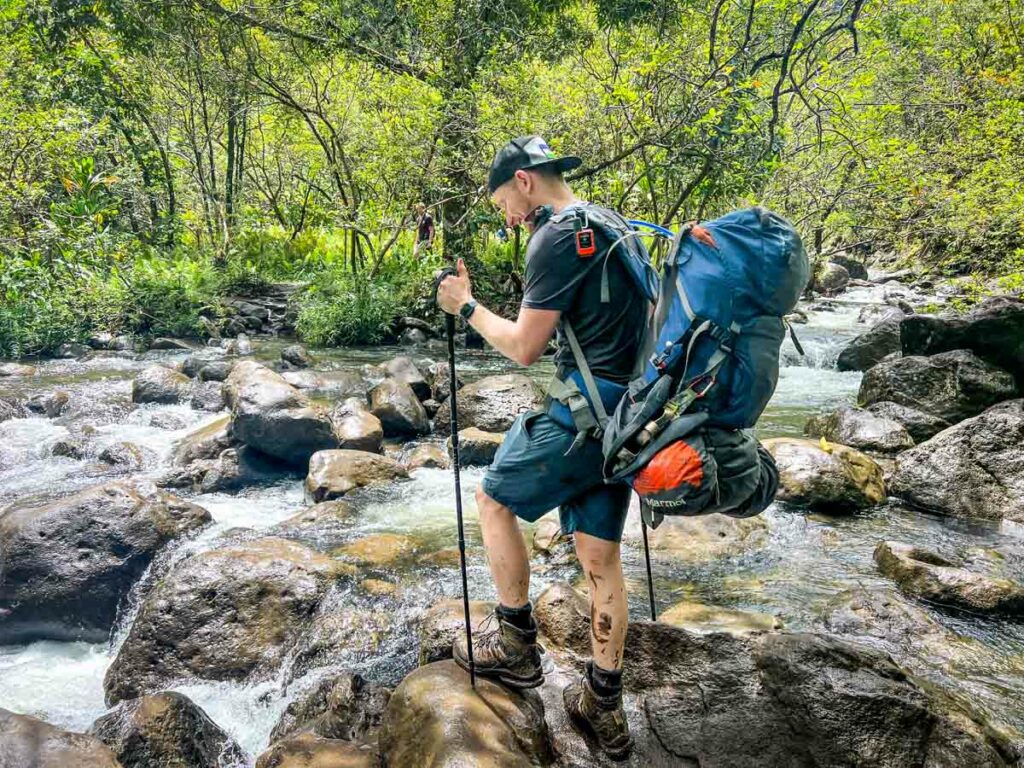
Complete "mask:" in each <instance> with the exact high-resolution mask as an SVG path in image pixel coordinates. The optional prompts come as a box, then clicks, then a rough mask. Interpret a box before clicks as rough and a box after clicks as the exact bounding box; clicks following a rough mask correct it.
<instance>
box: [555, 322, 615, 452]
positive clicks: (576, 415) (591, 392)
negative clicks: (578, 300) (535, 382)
mask: <svg viewBox="0 0 1024 768" xmlns="http://www.w3.org/2000/svg"><path fill="white" fill-rule="evenodd" d="M562 329H563V330H564V331H565V337H566V338H567V339H568V340H569V348H570V349H571V350H572V357H573V360H574V361H575V363H576V368H577V369H578V370H579V372H580V376H582V377H583V386H584V387H585V388H586V390H587V397H584V396H583V393H582V392H580V389H579V387H578V386H576V382H575V381H572V380H571V379H570V380H568V381H563V380H562V379H560V378H558V376H557V375H556V376H554V377H552V379H551V381H550V382H549V383H548V391H547V394H548V397H550V398H552V399H554V400H557V401H558V402H560V403H562V405H564V406H565V407H567V408H568V409H569V413H570V415H571V416H572V422H573V424H575V425H576V439H575V440H573V441H572V445H571V446H570V447H569V450H568V451H566V453H567V454H569V453H572V452H573V451H575V450H577V449H578V448H579V447H580V446H582V445H583V441H584V440H586V439H587V437H588V436H590V435H593V436H594V437H595V438H598V439H600V437H601V435H602V434H603V432H604V428H605V425H607V423H608V412H607V411H606V410H605V407H604V402H603V401H602V400H601V392H600V390H599V389H598V387H597V382H596V381H595V380H594V374H593V373H592V372H591V370H590V366H589V365H588V364H587V358H586V357H585V356H584V354H583V348H582V347H581V346H580V342H579V340H578V339H577V338H576V333H575V332H574V331H573V329H572V324H571V323H570V322H569V321H568V320H563V321H562ZM588 398H589V400H590V402H587V400H588Z"/></svg>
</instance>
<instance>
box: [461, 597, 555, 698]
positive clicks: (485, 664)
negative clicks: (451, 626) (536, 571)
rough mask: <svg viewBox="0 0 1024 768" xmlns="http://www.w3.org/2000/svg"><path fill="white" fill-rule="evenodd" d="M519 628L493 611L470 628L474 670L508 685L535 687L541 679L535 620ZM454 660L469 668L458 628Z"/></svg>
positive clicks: (542, 680)
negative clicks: (528, 627) (472, 629)
mask: <svg viewBox="0 0 1024 768" xmlns="http://www.w3.org/2000/svg"><path fill="white" fill-rule="evenodd" d="M531 624H532V625H533V626H532V627H531V628H530V629H520V628H519V627H517V626H515V625H513V624H511V623H510V622H508V621H506V620H505V619H503V618H502V617H501V616H499V615H498V613H497V612H495V613H492V614H491V615H490V616H488V617H487V618H486V619H484V620H483V621H482V622H480V625H479V626H478V627H477V628H476V630H475V631H474V632H473V662H474V665H475V668H476V674H478V675H480V676H481V677H489V678H492V679H494V680H498V681H500V682H502V683H504V684H505V685H507V686H509V687H510V688H519V689H523V688H536V687H537V686H538V685H541V684H543V682H544V672H543V670H542V669H541V662H540V646H539V645H537V624H536V622H534V621H533V620H532V619H531ZM452 655H453V656H454V657H455V663H456V664H458V665H459V666H460V667H462V668H463V669H464V670H466V671H467V672H468V671H469V653H468V651H467V649H466V634H465V633H464V632H460V633H459V634H458V635H457V636H456V638H455V642H454V643H453V644H452Z"/></svg>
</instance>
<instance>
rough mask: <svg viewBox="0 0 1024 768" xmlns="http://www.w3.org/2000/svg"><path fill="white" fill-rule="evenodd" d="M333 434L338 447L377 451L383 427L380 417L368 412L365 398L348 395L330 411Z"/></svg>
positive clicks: (382, 434)
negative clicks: (336, 439)
mask: <svg viewBox="0 0 1024 768" xmlns="http://www.w3.org/2000/svg"><path fill="white" fill-rule="evenodd" d="M331 422H332V423H333V424H334V434H335V435H336V436H337V438H338V447H339V448H343V449H346V450H350V451H369V452H370V453H379V452H380V444H381V443H382V442H383V441H384V427H383V425H381V422H380V419H378V418H377V417H376V416H374V415H373V414H372V413H370V409H369V408H368V407H367V406H366V400H365V399H363V398H359V397H350V398H348V399H346V400H344V401H342V402H341V403H338V404H337V405H336V406H335V407H334V409H333V410H332V411H331Z"/></svg>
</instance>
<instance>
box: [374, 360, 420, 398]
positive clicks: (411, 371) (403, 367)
mask: <svg viewBox="0 0 1024 768" xmlns="http://www.w3.org/2000/svg"><path fill="white" fill-rule="evenodd" d="M382 367H383V368H384V373H385V375H387V376H388V377H389V378H392V379H394V380H395V381H400V382H401V383H403V384H407V385H408V386H409V388H410V389H411V390H412V391H413V392H415V393H416V397H418V398H419V399H420V400H421V401H422V400H429V399H430V383H429V382H428V381H427V377H426V376H424V375H423V372H422V371H420V369H419V368H417V367H416V364H415V363H414V362H413V361H412V360H411V359H410V358H408V357H405V356H399V357H393V358H391V359H390V360H388V361H387V362H386V363H384V365H383V366H382Z"/></svg>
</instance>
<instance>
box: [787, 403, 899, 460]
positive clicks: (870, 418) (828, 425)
mask: <svg viewBox="0 0 1024 768" xmlns="http://www.w3.org/2000/svg"><path fill="white" fill-rule="evenodd" d="M804 432H806V433H807V434H808V435H811V436H812V437H824V438H825V439H826V440H829V441H831V442H834V443H840V444H841V445H848V446H850V447H851V448H856V449H857V450H860V451H874V452H877V453H899V452H900V451H905V450H906V449H908V448H913V447H914V440H913V439H912V438H911V437H910V433H909V432H907V430H906V428H905V427H904V426H903V425H902V424H900V423H899V422H897V421H893V420H892V419H887V418H885V417H883V416H878V415H877V414H874V413H872V412H871V411H865V410H861V409H860V408H848V407H843V408H837V409H836V410H834V411H832V412H831V413H827V414H825V415H823V416H814V417H812V418H811V419H810V420H809V421H808V422H807V426H806V427H804Z"/></svg>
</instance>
